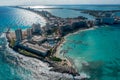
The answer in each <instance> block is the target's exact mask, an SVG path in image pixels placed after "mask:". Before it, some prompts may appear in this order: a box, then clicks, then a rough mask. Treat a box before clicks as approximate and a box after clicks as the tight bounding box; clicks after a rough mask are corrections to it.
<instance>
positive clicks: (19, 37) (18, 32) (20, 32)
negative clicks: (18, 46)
mask: <svg viewBox="0 0 120 80" xmlns="http://www.w3.org/2000/svg"><path fill="white" fill-rule="evenodd" d="M15 35H16V41H18V42H20V41H22V39H23V37H22V30H21V29H17V30H15Z"/></svg>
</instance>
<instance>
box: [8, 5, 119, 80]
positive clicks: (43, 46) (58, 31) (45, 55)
mask: <svg viewBox="0 0 120 80" xmlns="http://www.w3.org/2000/svg"><path fill="white" fill-rule="evenodd" d="M14 8H19V9H24V10H28V11H31V12H34V13H36V14H37V15H40V16H42V17H43V18H44V19H45V20H46V25H44V26H42V25H41V24H39V23H34V24H32V25H31V27H30V28H28V29H26V30H22V29H20V28H18V29H16V30H15V31H10V30H9V29H8V31H7V32H6V37H7V39H8V42H9V46H10V47H11V48H12V49H13V50H15V51H16V52H18V53H20V54H23V55H26V56H30V57H34V58H37V59H40V60H42V61H44V62H47V63H49V64H50V66H51V67H53V68H52V69H51V70H52V71H56V72H62V73H69V74H72V75H73V76H77V75H80V74H79V73H78V71H77V70H76V69H75V68H74V67H73V64H72V63H71V62H70V59H69V58H68V57H65V58H59V57H58V56H57V53H56V52H57V49H58V47H59V46H60V45H61V44H62V43H63V41H64V37H65V36H66V35H67V34H69V33H74V32H76V31H79V30H83V29H89V28H93V27H95V26H98V25H113V24H120V17H117V16H116V15H114V12H113V11H94V10H83V11H82V13H87V14H89V15H92V16H94V17H95V19H94V20H89V19H87V18H86V17H83V16H78V17H75V18H61V17H58V16H55V15H53V14H51V13H50V12H48V11H45V10H41V11H38V10H36V9H34V8H30V7H27V8H24V7H18V6H16V7H14ZM77 11H79V10H78V9H77ZM84 65H87V64H85V63H84ZM83 80H87V79H83Z"/></svg>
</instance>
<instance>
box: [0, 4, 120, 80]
mask: <svg viewBox="0 0 120 80" xmlns="http://www.w3.org/2000/svg"><path fill="white" fill-rule="evenodd" d="M38 7H48V8H53V7H54V8H75V9H90V10H120V6H119V5H72V6H68V5H62V6H61V5H59V6H38ZM36 9H37V8H36ZM37 10H41V9H37ZM44 10H47V11H49V12H51V13H52V14H53V15H56V16H60V17H63V18H67V17H77V16H85V17H87V18H89V19H94V17H93V16H90V15H88V14H83V13H80V12H79V11H74V10H67V9H62V10H61V9H44ZM116 15H118V16H120V13H116ZM33 23H40V24H42V26H43V25H45V20H44V19H43V18H42V17H40V16H38V15H37V14H35V13H32V12H29V11H26V10H21V9H16V8H13V7H0V46H1V47H4V48H0V69H1V70H0V80H32V78H30V75H31V72H30V71H29V69H26V68H23V67H21V66H19V65H15V64H14V62H13V61H14V59H13V58H12V59H11V57H10V56H9V57H8V56H6V55H8V54H9V53H10V52H9V51H7V48H6V46H5V45H6V44H7V42H6V40H5V38H4V37H2V34H3V32H4V31H5V30H6V29H7V28H8V27H10V28H11V30H15V29H17V28H22V29H23V30H24V29H27V28H29V27H31V25H32V24H33ZM63 50H66V51H67V52H66V53H65V54H64V56H67V57H69V58H70V59H72V61H73V62H74V66H75V67H76V69H77V70H78V71H79V72H80V73H81V72H83V73H86V74H88V75H90V77H91V80H120V25H111V26H108V25H103V26H98V27H97V28H95V29H90V30H85V31H80V32H78V33H76V34H73V35H70V36H68V37H66V42H65V43H64V45H63V46H62V47H61V48H60V51H61V53H60V55H63V54H62V51H63ZM16 54H18V53H16ZM8 59H11V60H10V61H9V60H8ZM24 64H26V63H25V62H24Z"/></svg>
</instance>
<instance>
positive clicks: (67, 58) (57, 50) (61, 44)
mask: <svg viewBox="0 0 120 80" xmlns="http://www.w3.org/2000/svg"><path fill="white" fill-rule="evenodd" d="M95 28H96V26H94V27H91V28H88V29H79V30H78V31H74V32H72V33H71V32H70V33H68V34H66V35H65V36H64V37H63V39H62V41H61V42H60V45H58V47H57V49H56V52H55V56H56V57H60V56H59V55H60V49H61V47H62V46H63V44H64V43H66V41H67V40H66V38H67V37H68V36H71V35H74V34H77V33H80V32H81V31H87V30H94V29H95ZM65 54H66V53H65ZM62 57H63V59H64V58H65V59H66V60H67V61H68V63H69V65H70V66H71V67H73V68H74V67H75V65H74V63H73V62H72V61H71V60H70V59H69V56H64V54H62ZM60 58H61V57H60ZM76 71H77V69H76ZM77 72H78V71H77Z"/></svg>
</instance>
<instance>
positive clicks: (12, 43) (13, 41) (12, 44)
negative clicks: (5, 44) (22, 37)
mask: <svg viewBox="0 0 120 80" xmlns="http://www.w3.org/2000/svg"><path fill="white" fill-rule="evenodd" d="M14 46H15V40H14V39H12V40H10V47H12V48H13V47H14Z"/></svg>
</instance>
